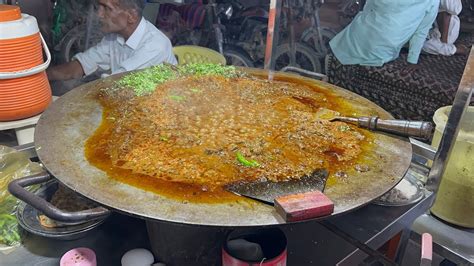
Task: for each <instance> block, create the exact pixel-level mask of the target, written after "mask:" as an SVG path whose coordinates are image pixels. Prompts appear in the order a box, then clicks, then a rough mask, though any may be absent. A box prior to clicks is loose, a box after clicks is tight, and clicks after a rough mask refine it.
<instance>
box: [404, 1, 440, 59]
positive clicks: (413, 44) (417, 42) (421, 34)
mask: <svg viewBox="0 0 474 266" xmlns="http://www.w3.org/2000/svg"><path fill="white" fill-rule="evenodd" d="M434 2H436V5H434V4H433V5H432V6H431V7H430V9H429V10H427V11H426V13H425V17H424V18H423V20H422V21H421V23H420V25H419V26H418V28H417V29H416V31H415V33H414V34H413V36H412V37H411V39H410V48H409V51H408V57H407V61H408V63H410V64H417V63H418V57H419V56H420V53H421V48H422V47H423V44H424V43H425V40H426V36H428V32H429V30H430V29H431V26H432V25H433V22H434V20H435V18H436V15H437V12H438V2H437V1H434Z"/></svg>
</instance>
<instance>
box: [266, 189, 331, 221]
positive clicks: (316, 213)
mask: <svg viewBox="0 0 474 266" xmlns="http://www.w3.org/2000/svg"><path fill="white" fill-rule="evenodd" d="M274 203H275V209H276V211H277V213H278V214H279V215H281V216H282V217H283V218H284V219H285V221H288V222H294V221H301V220H307V219H312V218H317V217H321V216H326V215H329V214H331V213H332V212H333V211H334V203H333V202H332V201H331V200H330V199H329V198H328V197H327V196H326V195H324V194H323V193H322V192H321V191H318V190H315V191H311V192H306V193H301V194H293V195H287V196H283V197H279V198H276V199H275V202H274Z"/></svg>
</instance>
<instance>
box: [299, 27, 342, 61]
mask: <svg viewBox="0 0 474 266" xmlns="http://www.w3.org/2000/svg"><path fill="white" fill-rule="evenodd" d="M336 34H337V33H336V32H335V31H334V30H332V29H329V28H321V37H322V39H323V40H322V43H323V45H324V47H321V46H320V45H319V42H318V41H317V40H318V34H317V32H316V30H315V29H313V28H308V29H306V30H305V31H304V32H303V34H301V41H302V42H304V43H305V44H307V45H309V46H310V47H314V48H313V49H314V50H315V51H316V52H317V53H319V54H321V55H326V54H327V53H328V51H329V50H330V47H329V42H330V41H331V40H332V38H334V36H336Z"/></svg>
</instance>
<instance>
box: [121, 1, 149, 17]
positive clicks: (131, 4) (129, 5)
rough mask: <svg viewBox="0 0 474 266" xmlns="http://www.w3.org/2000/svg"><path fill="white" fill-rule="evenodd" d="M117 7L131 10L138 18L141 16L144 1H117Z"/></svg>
mask: <svg viewBox="0 0 474 266" xmlns="http://www.w3.org/2000/svg"><path fill="white" fill-rule="evenodd" d="M119 5H120V7H121V8H123V9H133V10H135V11H136V12H137V14H138V16H142V15H143V8H144V7H145V0H119Z"/></svg>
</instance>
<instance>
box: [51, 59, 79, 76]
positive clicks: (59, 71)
mask: <svg viewBox="0 0 474 266" xmlns="http://www.w3.org/2000/svg"><path fill="white" fill-rule="evenodd" d="M46 74H47V75H48V79H49V80H50V81H52V80H69V79H77V78H81V77H82V76H84V70H83V69H82V65H81V63H79V61H77V60H73V61H71V62H68V63H65V64H62V65H58V66H54V67H50V68H48V69H47V70H46Z"/></svg>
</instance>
